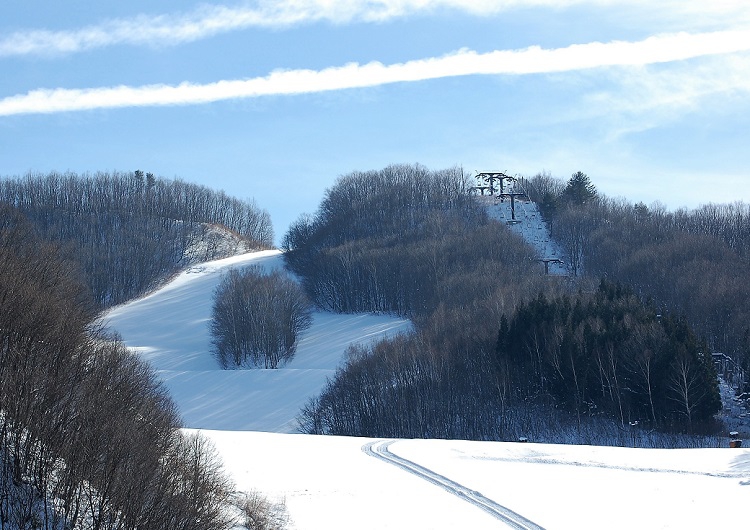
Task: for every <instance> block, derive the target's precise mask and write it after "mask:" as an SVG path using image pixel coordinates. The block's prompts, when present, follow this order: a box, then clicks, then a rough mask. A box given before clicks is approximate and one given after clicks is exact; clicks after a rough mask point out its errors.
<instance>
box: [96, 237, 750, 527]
mask: <svg viewBox="0 0 750 530" xmlns="http://www.w3.org/2000/svg"><path fill="white" fill-rule="evenodd" d="M281 263H282V262H281V256H280V254H279V253H278V252H277V251H265V252H258V253H254V254H246V255H243V256H237V257H234V258H228V259H225V260H218V261H215V262H209V263H206V264H203V265H200V266H195V267H192V268H191V269H189V270H187V271H185V272H183V273H182V274H181V275H179V276H177V277H176V278H175V279H174V280H173V281H172V282H171V283H169V284H168V285H166V286H165V287H164V288H162V289H160V290H158V291H156V292H154V293H152V294H151V295H149V296H147V297H144V298H142V299H139V300H135V301H133V302H130V303H128V304H125V305H123V306H119V307H117V308H114V309H113V310H111V311H110V312H108V313H107V314H106V315H105V316H104V320H105V321H106V322H108V324H109V327H110V328H111V329H113V330H115V331H117V332H119V333H120V334H121V336H122V337H123V340H124V341H125V343H126V344H127V345H128V346H130V347H132V348H133V349H134V350H135V351H137V352H138V354H139V355H142V356H143V357H144V358H145V359H147V360H148V361H149V362H150V363H151V364H152V366H153V367H154V368H155V369H156V370H157V372H158V374H159V375H160V377H161V378H162V379H163V380H164V381H165V383H166V385H167V386H168V388H169V390H170V392H171V393H172V395H173V397H174V399H175V401H176V403H177V405H178V407H179V409H180V411H181V413H182V414H183V417H184V422H185V425H186V426H187V427H188V428H191V429H198V430H201V431H202V432H203V433H204V434H205V435H207V436H208V437H210V438H211V439H212V440H213V441H214V443H215V445H216V447H217V448H218V450H219V452H220V454H221V456H222V458H223V459H224V463H225V466H226V468H227V470H228V471H229V473H230V474H231V475H232V476H233V478H234V480H235V482H236V485H237V488H238V490H242V491H250V490H260V491H261V492H263V493H265V494H267V495H269V496H271V497H275V498H283V499H285V501H286V504H287V507H288V510H289V513H290V515H291V517H292V522H293V528H297V529H310V530H315V529H327V530H330V529H347V530H349V529H355V528H356V529H361V530H367V529H373V530H374V529H441V530H442V529H446V530H447V529H458V528H460V529H464V528H466V529H485V528H486V529H490V528H527V529H530V528H540V527H541V528H546V529H548V530H551V529H577V530H578V529H600V528H607V529H620V528H622V529H626V528H627V529H630V528H638V529H641V528H649V529H650V528H675V529H678V528H679V529H685V528H744V527H745V526H746V525H747V500H748V499H749V498H750V449H746V448H743V449H685V450H655V449H628V448H612V447H590V446H563V445H544V444H534V443H527V444H521V443H500V442H470V441H460V440H396V441H393V442H392V443H390V444H389V443H387V442H381V441H379V440H372V439H364V438H343V437H322V436H310V435H302V434H292V433H293V432H294V430H295V426H296V423H295V421H294V419H295V416H296V414H297V411H298V410H299V407H300V406H302V405H303V404H304V403H305V402H306V401H307V399H308V398H309V397H310V396H313V395H315V394H316V393H317V392H318V391H319V389H320V388H321V387H322V385H323V384H324V383H325V380H326V377H329V376H330V375H332V374H333V371H334V370H335V368H336V366H337V365H338V364H339V363H340V361H341V359H342V356H343V352H344V350H345V349H346V347H347V345H348V344H350V343H351V342H366V341H369V340H373V339H375V338H378V337H381V336H383V335H386V334H391V333H398V332H401V331H404V330H408V329H409V327H410V325H409V323H408V322H407V321H404V320H400V319H395V318H391V317H385V316H379V315H333V314H330V313H316V314H315V317H314V324H313V327H312V328H311V329H310V330H308V331H307V332H306V334H305V335H304V337H303V338H302V339H301V341H300V345H299V348H298V352H297V356H296V357H295V359H294V360H293V361H292V362H291V363H290V364H288V365H287V366H286V367H284V368H282V369H280V370H275V371H274V370H252V371H239V370H236V371H222V370H220V369H219V367H218V365H217V364H216V362H215V361H214V359H213V358H212V356H211V354H210V341H209V337H208V320H209V316H210V307H211V295H212V293H213V290H214V289H215V287H216V285H217V284H218V282H219V280H220V278H221V273H222V271H224V270H226V269H227V268H228V267H232V266H235V267H241V266H244V265H249V264H256V265H261V266H263V267H267V268H271V267H280V266H281Z"/></svg>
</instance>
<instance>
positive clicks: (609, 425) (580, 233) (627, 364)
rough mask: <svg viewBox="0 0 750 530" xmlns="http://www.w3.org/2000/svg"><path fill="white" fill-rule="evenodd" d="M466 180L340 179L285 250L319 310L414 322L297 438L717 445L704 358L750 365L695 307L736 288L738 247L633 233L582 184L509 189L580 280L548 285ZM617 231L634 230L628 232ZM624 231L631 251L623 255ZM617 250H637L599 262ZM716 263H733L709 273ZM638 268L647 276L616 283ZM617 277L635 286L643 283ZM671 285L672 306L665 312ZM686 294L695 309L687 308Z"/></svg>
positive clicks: (324, 403) (322, 404) (359, 368)
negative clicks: (704, 439) (520, 192)
mask: <svg viewBox="0 0 750 530" xmlns="http://www.w3.org/2000/svg"><path fill="white" fill-rule="evenodd" d="M471 180H472V179H471V178H470V177H469V176H468V175H466V174H465V173H464V172H463V171H462V170H461V169H460V168H453V169H449V170H443V171H430V170H427V169H426V168H424V167H421V166H390V167H387V168H385V169H383V170H382V171H374V172H369V173H353V174H350V175H347V176H344V177H341V178H340V179H339V180H338V181H337V182H336V184H335V185H334V186H333V187H332V188H330V189H329V190H328V191H327V193H326V196H325V197H324V199H323V201H322V202H321V205H320V207H319V208H318V211H317V212H316V213H315V214H314V215H306V216H302V217H300V219H299V220H298V221H297V222H296V223H295V224H293V225H292V227H291V228H290V230H289V231H288V233H287V234H286V235H285V236H284V240H283V241H284V247H285V250H286V253H285V259H286V261H287V265H288V266H289V268H290V269H291V270H292V271H293V272H295V273H296V274H297V275H298V276H300V277H301V278H302V279H303V280H302V281H303V285H304V287H305V289H306V291H307V292H308V295H309V296H310V297H311V299H312V300H313V301H314V302H315V303H316V304H318V305H319V306H320V307H324V308H327V309H332V310H337V311H345V312H347V311H375V312H393V313H397V314H400V315H406V316H409V317H410V318H412V319H413V321H414V323H415V328H416V331H415V333H413V334H412V335H407V336H403V337H398V338H394V339H390V340H386V341H383V342H381V343H378V344H374V345H370V346H360V347H355V348H352V351H351V352H350V355H349V359H348V360H347V362H346V363H345V365H344V366H342V367H341V368H340V369H339V370H338V373H337V375H336V377H335V378H334V379H332V380H331V381H330V382H329V384H328V385H327V387H326V389H325V390H324V391H323V392H322V394H321V395H320V396H318V397H317V398H315V399H313V400H311V402H310V403H308V405H307V407H306V408H305V410H304V411H303V413H302V415H301V417H300V426H301V430H303V431H304V432H315V433H330V434H348V435H360V436H388V437H401V436H403V437H445V438H473V439H493V440H512V439H516V438H518V437H528V436H532V437H533V438H534V439H535V440H539V441H570V440H576V442H577V443H615V444H629V445H638V444H654V443H657V444H662V445H668V444H678V443H684V441H683V442H679V441H676V440H677V438H674V437H673V438H668V437H665V438H663V440H662V441H659V442H654V441H653V439H651V438H650V436H651V434H652V433H653V432H654V431H659V432H661V433H670V434H673V435H675V436H678V435H679V433H686V434H688V435H697V434H698V433H711V432H715V429H716V428H717V425H716V423H715V422H714V421H713V419H712V418H713V415H714V413H715V412H716V411H717V410H719V409H720V407H721V402H720V398H719V393H718V385H717V378H716V373H715V369H714V366H713V364H712V361H711V352H713V351H716V348H723V349H724V351H725V352H730V353H731V354H732V355H734V356H736V358H737V359H738V361H737V362H738V363H739V364H741V363H742V362H746V361H743V359H744V357H743V355H746V353H745V352H746V350H747V347H746V346H745V343H743V342H742V340H743V337H744V338H745V340H746V337H747V333H746V331H745V330H744V328H742V326H741V321H736V322H734V324H731V323H730V324H728V323H727V321H726V320H722V318H721V315H717V316H716V317H715V319H714V320H713V321H712V320H711V319H710V318H707V317H708V315H709V314H710V313H711V312H713V311H714V308H715V309H716V310H718V308H719V307H726V306H724V305H723V304H724V302H725V301H724V300H721V299H720V298H719V299H717V298H716V297H715V296H711V297H708V296H707V294H708V293H705V292H704V293H702V294H701V296H706V298H707V300H706V302H709V301H710V305H703V306H701V305H698V302H699V301H700V300H699V298H698V297H697V296H696V293H695V291H697V290H698V289H697V288H698V287H700V286H701V281H700V279H699V278H697V277H696V276H697V275H703V274H704V273H705V272H707V271H710V272H714V271H715V270H716V269H717V268H723V269H724V270H725V272H722V273H718V271H717V275H718V276H717V277H715V278H714V281H716V279H717V278H718V279H719V280H720V281H721V280H723V278H724V276H723V275H724V274H726V275H727V281H729V278H730V277H732V275H734V276H733V277H734V278H738V277H739V276H738V274H737V270H736V269H733V267H734V266H736V265H737V264H738V262H737V261H735V260H737V259H740V256H739V252H736V256H735V251H734V250H733V248H732V247H730V245H729V243H728V241H729V240H732V241H734V243H733V244H734V245H735V246H736V248H737V249H740V248H741V244H740V242H739V241H738V240H737V239H736V235H735V236H728V235H726V234H725V235H723V236H721V235H719V233H718V232H720V231H719V230H718V229H717V228H716V226H715V227H714V229H713V231H710V230H706V231H704V232H701V231H699V230H696V229H695V227H697V226H700V223H695V224H693V225H691V226H692V227H693V229H692V231H691V229H688V228H687V225H686V224H676V223H675V224H673V225H672V226H671V228H670V231H665V230H666V227H664V226H662V231H661V232H659V231H658V230H657V229H656V228H654V230H653V232H652V231H651V230H650V229H649V228H648V225H646V226H643V225H637V223H636V224H635V225H633V224H632V223H633V219H632V218H629V217H628V216H625V215H623V216H622V217H621V218H617V217H616V216H615V215H614V214H613V213H612V212H622V211H639V212H640V215H644V213H645V211H644V207H643V206H642V205H638V206H632V207H630V209H629V210H628V208H627V203H626V202H625V201H612V200H609V199H607V198H606V197H604V196H602V195H601V194H599V193H598V192H597V190H596V188H595V187H594V185H593V184H592V183H591V182H590V180H589V179H588V177H587V176H586V175H585V174H583V173H581V172H578V173H576V174H574V175H573V176H572V177H571V178H570V179H569V180H567V181H566V180H557V179H553V178H552V177H549V176H548V175H537V176H536V177H533V178H529V179H519V180H520V184H521V185H522V186H524V187H525V188H526V189H528V190H529V191H528V195H529V197H530V198H532V199H533V200H535V201H537V202H538V203H539V204H540V205H541V207H542V211H543V213H544V216H545V220H546V221H547V222H548V223H549V225H551V230H552V233H553V235H554V237H555V238H557V239H558V240H559V241H560V242H561V244H562V245H563V247H564V249H565V251H566V254H567V259H568V261H569V263H570V265H571V268H572V270H573V271H574V273H575V274H574V275H573V276H572V277H571V278H566V279H561V278H554V277H549V276H546V275H545V274H544V270H543V268H542V267H541V266H540V265H539V264H538V263H537V262H536V260H535V256H534V253H533V252H534V251H533V250H532V249H531V248H530V247H529V246H528V245H527V244H526V243H525V242H524V241H523V240H522V239H521V237H520V236H518V235H516V234H515V233H513V232H512V231H511V230H509V229H508V227H507V226H506V225H505V224H501V223H499V222H496V221H492V220H490V219H488V218H487V215H486V212H485V211H484V210H483V207H482V206H480V205H479V203H478V201H476V200H474V199H473V198H472V197H471V195H470V194H469V190H470V188H471V187H472V184H473V183H472V182H471ZM615 206H617V207H619V210H616V209H615ZM734 208H735V209H740V210H742V209H744V207H742V206H740V205H737V206H735V207H734ZM655 209H657V211H659V210H658V208H656V207H655ZM706 209H707V208H704V209H703V210H699V211H697V212H696V213H695V214H687V213H683V214H679V213H678V214H675V216H676V217H678V218H680V219H683V218H689V217H690V216H691V215H695V216H700V215H701V211H706ZM714 210H720V208H718V207H717V208H714ZM730 210H731V208H730ZM646 211H648V212H649V217H650V218H658V216H659V214H658V213H657V212H651V211H650V210H649V209H648V208H646ZM662 214H663V215H666V213H665V212H662ZM620 221H622V222H623V224H626V223H627V222H631V225H630V232H628V231H627V230H625V226H618V224H617V223H618V222H620ZM721 224H722V223H721V222H719V221H717V226H718V225H721ZM594 228H598V231H597V230H595V229H594ZM621 232H623V233H624V234H625V236H623V237H622V238H620V236H619V235H618V234H620V233H621ZM634 232H639V233H641V234H642V235H641V237H638V236H635V235H634V236H633V237H631V238H629V239H628V234H633V233H634ZM646 234H647V235H648V236H649V237H648V238H647V237H646ZM691 238H698V239H703V240H705V241H704V243H703V244H702V252H700V253H697V254H695V255H694V254H691V249H692V250H695V249H694V248H693V247H689V246H688V247H685V248H682V249H681V250H680V252H682V254H683V255H684V256H691V259H692V260H702V261H699V262H698V263H693V264H692V265H691V266H684V265H685V264H680V263H676V262H675V263H673V264H669V263H666V262H664V261H663V260H665V258H668V257H669V256H670V254H669V252H667V251H666V247H665V248H649V245H655V244H657V243H658V244H663V245H667V246H669V245H672V247H671V248H673V249H675V248H676V247H675V246H674V244H673V243H672V242H673V241H680V242H688V241H689V240H690V239H691ZM621 240H627V241H629V243H628V244H631V245H636V244H637V243H638V244H642V245H643V246H644V247H645V248H635V246H633V247H630V248H627V247H622V248H621V249H620V252H616V253H615V254H610V253H611V252H613V251H614V250H613V247H615V246H617V245H624V243H623V242H621ZM709 241H710V245H709V244H708V243H706V242H709ZM714 248H722V249H724V250H723V252H725V253H727V254H719V255H718V256H724V255H726V257H727V258H728V259H727V260H726V261H722V260H721V259H718V260H717V259H716V257H717V255H716V254H712V253H711V249H714ZM649 251H650V252H649ZM608 255H613V256H617V258H616V259H612V258H608V257H607V256H608ZM732 256H734V257H732ZM597 259H598V260H599V261H596V260H597ZM633 259H640V260H644V261H645V260H648V259H652V260H653V262H652V263H651V264H650V265H649V266H647V267H644V268H642V269H637V268H636V267H635V266H634V265H633V264H631V265H630V266H629V267H623V265H624V263H625V262H626V261H628V260H633ZM659 260H662V261H661V263H660V262H659ZM709 261H711V264H710V267H707V265H708V262H709ZM717 261H718V262H719V263H720V265H718V264H717V263H716V262H717ZM699 263H700V264H699ZM669 265H673V266H671V267H670V266H669ZM704 266H705V267H704ZM662 267H666V269H663V268H662ZM623 269H627V270H630V271H631V272H632V271H635V270H640V278H641V282H640V283H639V282H638V281H634V280H635V278H633V277H629V276H627V275H624V274H620V273H619V271H621V270H623ZM602 278H607V280H606V281H603V280H602ZM659 282H661V283H659ZM656 283H659V285H658V287H657V286H655V284H656ZM678 286H682V294H681V296H683V298H678V297H675V296H674V294H676V293H678V292H680V290H678V289H677V287H678ZM690 286H692V290H693V291H694V292H693V293H692V296H691V297H690V298H685V297H684V296H685V292H686V291H690ZM720 289H721V291H722V292H723V288H720ZM664 293H670V294H672V295H673V297H672V298H669V297H667V296H665V294H664ZM713 294H714V295H715V294H716V293H715V292H714V293H713ZM683 304H688V305H683ZM691 304H694V305H691ZM688 306H689V307H688ZM727 313H728V311H727V310H726V309H725V310H724V313H723V316H725V317H726V315H727ZM657 316H658V318H657ZM729 327H732V332H731V333H730V332H729V331H728V329H729ZM738 328H739V329H738ZM732 334H735V338H734V339H731V340H730V337H731V336H732ZM743 348H744V349H743ZM665 436H666V434H665ZM587 440H588V442H587ZM696 443H697V442H696ZM709 443H710V442H709Z"/></svg>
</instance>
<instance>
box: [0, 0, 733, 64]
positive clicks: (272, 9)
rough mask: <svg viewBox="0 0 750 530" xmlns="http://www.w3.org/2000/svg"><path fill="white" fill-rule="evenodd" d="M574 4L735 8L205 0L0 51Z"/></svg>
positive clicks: (524, 1) (515, 0) (543, 1)
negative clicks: (233, 0)
mask: <svg viewBox="0 0 750 530" xmlns="http://www.w3.org/2000/svg"><path fill="white" fill-rule="evenodd" d="M577 5H600V6H618V5H619V6H627V8H628V9H633V8H634V7H637V6H638V5H644V6H648V7H649V9H664V10H667V11H668V12H669V13H671V14H672V15H674V16H679V15H680V14H681V13H690V12H694V11H696V10H697V11H698V12H699V13H705V14H722V15H726V16H725V17H724V19H725V20H734V17H733V16H732V14H731V13H733V12H734V11H733V10H737V9H740V8H739V7H733V4H731V3H730V4H727V3H726V2H705V1H704V0H677V1H675V0H662V1H661V2H659V3H658V5H657V6H654V5H653V2H652V1H650V0H259V1H256V2H253V3H244V4H242V5H239V6H234V7H229V6H225V5H204V6H201V7H199V8H197V9H195V10H193V11H189V12H185V13H171V14H161V15H139V16H134V17H130V18H119V19H112V20H107V21H103V22H101V23H99V24H94V25H90V26H86V27H83V28H78V29H73V30H63V31H51V30H46V29H38V28H37V29H27V30H22V31H15V32H13V33H10V34H8V35H5V36H0V58H1V57H13V56H26V55H37V56H53V57H54V56H58V55H64V54H71V53H79V52H83V51H86V50H92V49H96V48H103V47H107V46H114V45H123V44H125V45H136V46H174V45H179V44H182V43H186V42H192V41H196V40H200V39H205V38H209V37H212V36H214V35H217V34H221V33H227V32H231V31H238V30H243V29H250V28H288V27H291V26H295V25H300V24H313V23H319V22H327V23H331V24H350V23H356V22H365V23H367V22H385V21H388V20H392V19H396V18H402V17H407V16H410V15H414V14H418V13H437V12H440V11H441V10H443V11H444V10H453V11H457V12H462V13H467V14H470V15H474V16H488V15H493V14H497V13H500V12H504V11H508V10H512V9H527V8H533V7H543V8H549V9H565V8H570V7H573V6H577Z"/></svg>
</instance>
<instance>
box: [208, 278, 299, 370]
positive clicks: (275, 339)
mask: <svg viewBox="0 0 750 530" xmlns="http://www.w3.org/2000/svg"><path fill="white" fill-rule="evenodd" d="M311 324H312V306H311V304H310V302H309V301H308V299H307V298H306V297H305V295H304V293H303V291H302V289H301V288H300V286H299V285H298V284H297V282H295V281H294V280H292V279H291V278H289V277H288V276H286V275H284V274H282V273H280V272H278V271H274V272H272V273H270V274H265V273H264V272H263V271H262V269H261V268H259V267H248V268H247V269H245V270H242V271H238V270H231V271H229V273H228V274H227V275H226V276H225V277H224V279H223V280H222V282H221V283H220V284H219V286H218V288H217V289H216V292H215V293H214V304H213V313H212V322H211V335H212V342H213V346H214V353H215V355H216V357H217V359H218V361H219V363H220V364H221V365H222V366H223V367H224V368H232V367H235V368H240V367H260V368H277V367H278V366H279V365H280V364H283V363H285V362H287V361H289V360H290V359H291V358H292V357H293V356H294V352H295V351H296V349H297V337H298V335H299V333H300V332H302V331H304V330H305V329H307V328H309V327H310V325H311Z"/></svg>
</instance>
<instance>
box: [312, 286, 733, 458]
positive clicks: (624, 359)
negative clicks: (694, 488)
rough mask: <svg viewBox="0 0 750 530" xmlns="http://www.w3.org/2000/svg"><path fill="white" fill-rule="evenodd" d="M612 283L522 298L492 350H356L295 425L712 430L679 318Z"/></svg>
mask: <svg viewBox="0 0 750 530" xmlns="http://www.w3.org/2000/svg"><path fill="white" fill-rule="evenodd" d="M653 309H654V308H653V307H651V306H648V305H646V304H643V303H642V302H641V301H640V300H639V299H638V298H637V297H636V296H635V295H633V294H632V293H631V292H629V291H628V290H627V289H624V288H622V287H621V286H616V285H611V284H607V283H606V282H602V284H601V285H600V287H599V289H598V290H596V292H594V293H589V294H585V293H578V294H577V295H575V296H571V295H568V294H561V295H558V296H556V297H554V298H547V297H546V296H545V295H544V294H542V293H540V294H539V295H538V296H537V297H536V298H533V299H532V300H529V301H528V302H525V303H521V304H519V306H518V307H517V308H516V309H515V311H513V312H512V313H511V314H509V315H508V316H502V317H501V318H500V324H499V328H495V329H496V330H497V337H496V341H495V344H494V345H490V344H489V343H488V341H486V340H485V341H482V339H481V336H480V335H478V334H474V335H473V336H472V337H467V336H464V337H455V336H454V337H452V339H451V341H450V342H449V341H448V340H447V337H446V335H449V334H451V332H455V331H456V329H455V328H452V327H451V323H450V322H443V323H442V324H445V325H446V326H447V329H445V328H442V326H441V328H442V329H441V330H440V332H436V330H434V329H429V328H426V329H420V330H418V331H417V332H416V333H415V334H413V335H409V336H400V337H396V338H393V339H389V340H384V341H381V342H379V343H376V344H374V345H371V346H367V347H365V346H354V347H352V348H351V349H350V351H349V352H348V358H347V361H346V364H345V365H344V366H343V367H341V368H339V370H338V371H337V373H336V376H335V377H334V378H333V379H332V380H330V381H329V382H328V384H327V385H326V387H325V388H324V390H323V392H322V393H321V394H320V395H319V396H318V397H316V398H314V399H312V400H311V401H310V402H309V403H308V404H307V405H306V407H305V408H304V409H303V412H302V414H301V415H300V420H299V421H300V428H301V430H302V431H303V432H308V433H315V434H334V435H348V436H370V437H405V438H414V437H416V438H450V439H456V438H460V439H464V438H468V439H480V440H515V439H518V438H519V437H521V436H524V437H533V439H534V440H537V441H546V442H555V443H561V442H573V443H604V444H611V443H617V444H622V443H627V444H629V445H630V444H632V445H654V444H664V443H667V441H668V440H670V437H669V436H665V437H664V438H663V439H661V440H658V441H657V440H654V439H653V438H652V437H650V435H649V434H648V432H647V431H643V430H642V429H643V428H646V429H650V430H653V429H662V430H663V431H665V432H667V431H686V432H690V433H698V432H711V430H712V429H714V428H715V425H714V424H713V422H712V416H713V414H714V413H716V412H717V411H718V410H719V409H720V408H721V400H720V398H719V392H718V386H717V384H716V372H715V370H714V366H713V363H712V360H711V356H710V353H709V352H708V350H707V349H706V346H705V344H703V343H701V342H700V341H699V340H698V339H697V338H696V337H695V335H694V334H693V333H692V332H691V330H690V328H689V327H688V326H687V325H686V323H685V322H684V321H680V320H679V319H676V318H673V317H671V316H666V315H665V316H657V313H656V312H655V311H654V310H653Z"/></svg>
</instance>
